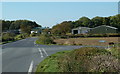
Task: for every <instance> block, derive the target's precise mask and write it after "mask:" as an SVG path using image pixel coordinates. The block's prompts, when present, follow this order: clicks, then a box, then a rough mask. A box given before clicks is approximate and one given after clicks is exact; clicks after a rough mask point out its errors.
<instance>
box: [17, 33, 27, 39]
mask: <svg viewBox="0 0 120 74" xmlns="http://www.w3.org/2000/svg"><path fill="white" fill-rule="evenodd" d="M27 37H29V34H27V33H23V34H19V35H17V36H16V37H15V40H20V39H24V38H27Z"/></svg>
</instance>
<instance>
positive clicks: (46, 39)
mask: <svg viewBox="0 0 120 74" xmlns="http://www.w3.org/2000/svg"><path fill="white" fill-rule="evenodd" d="M36 43H37V44H53V43H54V42H53V40H52V38H51V37H50V36H49V35H46V34H42V35H40V37H39V39H38V40H37V41H36Z"/></svg>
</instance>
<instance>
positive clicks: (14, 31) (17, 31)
mask: <svg viewBox="0 0 120 74" xmlns="http://www.w3.org/2000/svg"><path fill="white" fill-rule="evenodd" d="M6 33H15V34H20V31H19V30H8V31H6Z"/></svg>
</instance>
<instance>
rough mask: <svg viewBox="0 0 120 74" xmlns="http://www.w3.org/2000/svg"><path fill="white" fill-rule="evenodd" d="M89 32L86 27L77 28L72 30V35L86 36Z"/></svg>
mask: <svg viewBox="0 0 120 74" xmlns="http://www.w3.org/2000/svg"><path fill="white" fill-rule="evenodd" d="M89 31H90V28H88V27H78V28H74V29H72V34H86V33H88V32H89Z"/></svg>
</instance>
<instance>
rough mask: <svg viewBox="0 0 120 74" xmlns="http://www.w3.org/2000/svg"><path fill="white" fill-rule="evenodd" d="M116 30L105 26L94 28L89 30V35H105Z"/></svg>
mask: <svg viewBox="0 0 120 74" xmlns="http://www.w3.org/2000/svg"><path fill="white" fill-rule="evenodd" d="M116 32H117V28H116V27H112V26H107V25H101V26H97V27H95V28H92V29H90V31H89V33H90V34H106V33H116Z"/></svg>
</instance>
